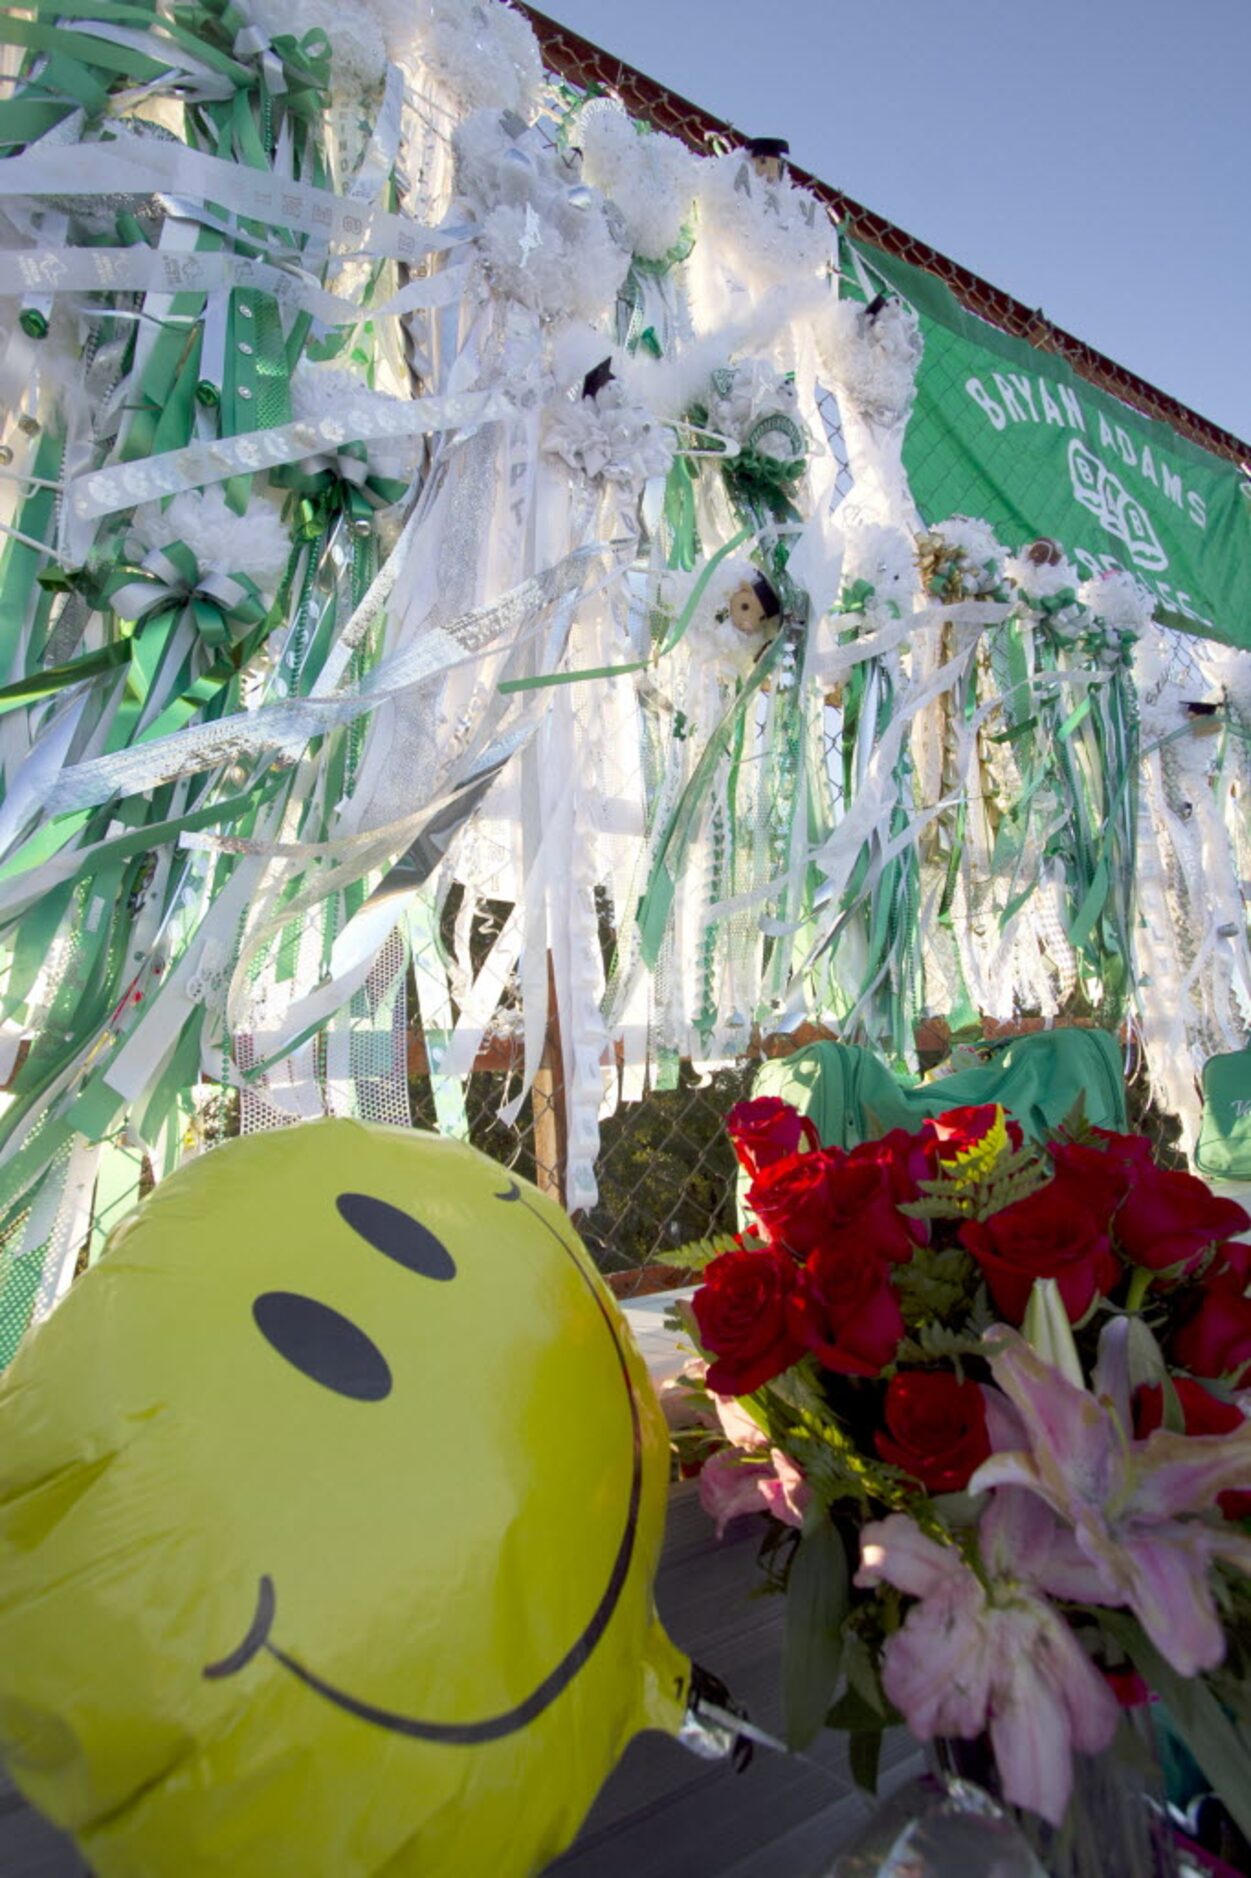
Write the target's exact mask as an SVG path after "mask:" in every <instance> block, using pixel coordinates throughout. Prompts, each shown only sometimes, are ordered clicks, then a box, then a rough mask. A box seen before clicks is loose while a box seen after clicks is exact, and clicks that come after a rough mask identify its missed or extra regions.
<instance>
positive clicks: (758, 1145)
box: [725, 1096, 821, 1178]
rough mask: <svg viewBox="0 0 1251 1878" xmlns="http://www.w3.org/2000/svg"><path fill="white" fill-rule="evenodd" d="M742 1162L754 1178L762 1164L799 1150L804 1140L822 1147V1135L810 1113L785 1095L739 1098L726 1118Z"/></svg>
mask: <svg viewBox="0 0 1251 1878" xmlns="http://www.w3.org/2000/svg"><path fill="white" fill-rule="evenodd" d="M725 1126H726V1131H727V1133H728V1134H729V1137H730V1140H731V1142H732V1143H733V1145H734V1152H735V1154H736V1155H737V1156H738V1161H739V1166H740V1167H742V1168H743V1169H744V1171H745V1172H746V1173H748V1174H751V1175H752V1176H753V1178H754V1177H755V1175H756V1174H758V1173H759V1172H760V1169H761V1168H762V1167H770V1166H772V1164H773V1162H774V1161H781V1160H785V1159H786V1158H787V1156H788V1155H791V1154H798V1152H799V1147H800V1143H801V1142H803V1141H806V1142H807V1143H808V1146H809V1147H810V1148H819V1147H820V1145H821V1141H820V1137H819V1136H818V1134H817V1131H816V1128H815V1127H814V1126H813V1124H812V1122H811V1121H810V1120H809V1119H808V1117H807V1116H806V1115H801V1114H800V1113H799V1110H798V1109H795V1108H792V1107H791V1105H790V1103H789V1102H783V1100H782V1098H781V1096H757V1097H756V1098H755V1100H754V1101H751V1102H736V1103H735V1104H734V1107H733V1108H732V1109H731V1110H730V1112H729V1114H728V1115H727V1116H726V1118H725Z"/></svg>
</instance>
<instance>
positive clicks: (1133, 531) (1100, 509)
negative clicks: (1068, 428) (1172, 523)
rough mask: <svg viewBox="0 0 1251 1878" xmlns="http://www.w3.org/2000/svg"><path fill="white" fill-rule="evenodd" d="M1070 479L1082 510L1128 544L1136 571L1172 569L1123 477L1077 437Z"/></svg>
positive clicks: (1071, 449)
mask: <svg viewBox="0 0 1251 1878" xmlns="http://www.w3.org/2000/svg"><path fill="white" fill-rule="evenodd" d="M1069 475H1070V476H1071V477H1072V479H1073V494H1074V495H1075V496H1076V497H1077V500H1078V501H1079V502H1080V503H1081V505H1082V507H1083V508H1086V509H1089V510H1090V512H1091V514H1092V515H1093V516H1095V517H1097V519H1098V520H1099V522H1100V523H1101V524H1102V525H1103V527H1104V528H1106V529H1107V531H1108V533H1109V534H1110V535H1115V536H1116V538H1117V540H1118V541H1123V542H1124V543H1125V546H1126V547H1127V548H1128V549H1129V552H1130V557H1131V559H1132V560H1133V563H1134V565H1135V567H1147V568H1157V569H1158V568H1163V567H1167V566H1168V556H1167V554H1165V552H1164V549H1163V548H1162V547H1161V546H1160V538H1159V536H1158V535H1157V534H1156V532H1155V529H1154V528H1153V527H1152V526H1151V519H1150V517H1149V516H1148V514H1147V511H1146V510H1145V509H1144V508H1143V506H1142V503H1141V502H1138V501H1136V500H1135V498H1134V497H1133V496H1131V495H1130V493H1129V491H1128V490H1127V489H1126V487H1125V485H1124V483H1123V482H1122V481H1121V479H1120V477H1119V476H1114V475H1113V474H1112V471H1111V470H1110V469H1109V468H1108V467H1107V465H1106V464H1105V463H1101V462H1100V461H1099V458H1098V457H1097V456H1096V455H1095V454H1094V452H1093V450H1088V449H1087V448H1086V445H1085V444H1084V443H1083V442H1082V440H1081V438H1080V437H1074V438H1073V440H1072V442H1071V443H1070V444H1069Z"/></svg>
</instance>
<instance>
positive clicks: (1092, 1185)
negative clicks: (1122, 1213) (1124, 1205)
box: [1051, 1135, 1151, 1220]
mask: <svg viewBox="0 0 1251 1878" xmlns="http://www.w3.org/2000/svg"><path fill="white" fill-rule="evenodd" d="M1124 1139H1126V1140H1131V1141H1139V1140H1141V1137H1140V1136H1136V1135H1132V1136H1126V1137H1124ZM1142 1146H1143V1147H1144V1148H1145V1149H1146V1151H1147V1159H1148V1161H1150V1157H1151V1149H1150V1147H1149V1145H1148V1143H1147V1142H1145V1141H1143V1142H1142ZM1051 1159H1052V1161H1053V1163H1054V1165H1055V1180H1056V1191H1057V1192H1064V1191H1067V1192H1068V1193H1070V1194H1071V1195H1072V1197H1073V1198H1074V1199H1075V1200H1077V1201H1078V1202H1079V1203H1080V1204H1081V1205H1082V1206H1084V1207H1086V1209H1087V1210H1088V1211H1089V1212H1091V1213H1093V1214H1094V1216H1095V1218H1096V1219H1099V1220H1110V1219H1111V1218H1112V1215H1113V1213H1115V1211H1116V1209H1117V1207H1118V1206H1119V1205H1120V1204H1121V1201H1122V1200H1123V1199H1124V1198H1125V1195H1126V1194H1127V1193H1128V1192H1129V1188H1130V1182H1131V1181H1132V1180H1134V1179H1135V1178H1136V1175H1135V1171H1134V1169H1135V1165H1136V1162H1135V1160H1134V1159H1132V1158H1131V1157H1130V1156H1129V1155H1126V1154H1118V1153H1116V1152H1115V1151H1114V1150H1113V1149H1111V1148H1091V1147H1086V1146H1083V1145H1082V1144H1081V1143H1079V1142H1076V1141H1058V1142H1053V1143H1052V1144H1051Z"/></svg>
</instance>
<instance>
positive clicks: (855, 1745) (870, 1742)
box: [847, 1728, 882, 1793]
mask: <svg viewBox="0 0 1251 1878" xmlns="http://www.w3.org/2000/svg"><path fill="white" fill-rule="evenodd" d="M847 1758H848V1760H849V1761H850V1762H851V1777H852V1779H853V1780H854V1781H855V1783H856V1785H857V1786H858V1787H863V1789H864V1791H865V1792H866V1793H876V1792H877V1770H878V1763H879V1762H880V1760H881V1758H882V1730H881V1729H880V1728H878V1729H875V1730H874V1731H873V1732H872V1733H869V1734H854V1735H852V1737H851V1739H850V1741H849V1742H848V1744H847Z"/></svg>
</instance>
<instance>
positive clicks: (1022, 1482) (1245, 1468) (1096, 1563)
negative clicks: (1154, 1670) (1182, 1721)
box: [969, 1325, 1251, 1676]
mask: <svg viewBox="0 0 1251 1878" xmlns="http://www.w3.org/2000/svg"><path fill="white" fill-rule="evenodd" d="M986 1341H987V1344H988V1345H989V1346H990V1352H991V1354H990V1362H991V1368H992V1369H993V1371H994V1375H995V1381H996V1382H997V1383H998V1385H999V1387H1000V1388H1001V1389H1002V1390H1003V1392H1004V1394H1005V1395H1006V1396H1007V1397H1008V1398H1009V1400H1010V1401H1011V1402H1012V1403H1013V1404H1014V1405H1015V1406H1016V1408H1017V1409H1018V1410H1019V1411H1020V1414H1021V1417H1022V1419H1023V1421H1024V1424H1025V1429H1026V1439H1027V1440H1028V1443H1029V1447H1028V1450H1024V1449H1023V1450H1019V1451H1017V1452H1008V1453H997V1454H992V1455H991V1457H990V1459H989V1460H987V1461H984V1462H983V1463H982V1465H981V1467H979V1468H978V1470H977V1472H976V1473H975V1474H974V1475H973V1478H972V1479H971V1480H970V1482H969V1491H970V1492H972V1493H980V1492H983V1491H984V1490H985V1489H986V1488H988V1487H1022V1488H1025V1489H1027V1490H1028V1491H1029V1492H1030V1493H1032V1494H1036V1495H1037V1496H1038V1498H1039V1499H1041V1500H1043V1501H1044V1502H1045V1503H1046V1504H1047V1506H1049V1507H1050V1508H1051V1509H1052V1511H1053V1512H1054V1513H1056V1514H1058V1515H1059V1517H1060V1519H1061V1520H1063V1521H1064V1522H1065V1523H1066V1525H1067V1526H1068V1527H1069V1528H1070V1529H1071V1533H1072V1539H1073V1541H1075V1551H1074V1553H1073V1554H1072V1555H1071V1556H1070V1557H1068V1558H1067V1559H1066V1560H1065V1561H1064V1564H1063V1567H1061V1566H1060V1565H1059V1563H1057V1564H1056V1565H1055V1567H1054V1568H1053V1567H1052V1566H1049V1565H1048V1564H1047V1563H1046V1562H1045V1561H1044V1564H1043V1566H1042V1568H1041V1569H1040V1570H1039V1572H1038V1574H1037V1582H1038V1584H1039V1585H1040V1586H1041V1588H1042V1589H1043V1590H1049V1591H1054V1592H1055V1593H1056V1594H1057V1595H1058V1596H1061V1597H1079V1598H1081V1599H1082V1601H1084V1602H1086V1603H1092V1604H1107V1605H1124V1606H1127V1607H1128V1608H1129V1609H1130V1610H1131V1611H1132V1612H1133V1613H1134V1615H1135V1617H1137V1619H1138V1621H1139V1623H1141V1625H1142V1627H1143V1629H1144V1630H1145V1631H1146V1633H1147V1635H1148V1636H1149V1637H1150V1639H1151V1641H1152V1643H1154V1645H1155V1647H1156V1649H1157V1650H1159V1652H1160V1654H1161V1655H1162V1656H1164V1657H1165V1658H1167V1660H1168V1661H1169V1662H1170V1663H1171V1664H1172V1666H1173V1668H1174V1669H1176V1670H1177V1671H1178V1672H1179V1673H1180V1674H1181V1675H1183V1676H1194V1675H1197V1674H1198V1673H1199V1672H1200V1671H1202V1670H1206V1669H1213V1668H1215V1666H1216V1665H1217V1664H1218V1663H1219V1662H1220V1660H1221V1658H1222V1657H1223V1656H1224V1654H1225V1636H1224V1631H1223V1630H1222V1628H1221V1623H1220V1619H1219V1617H1218V1615H1217V1611H1216V1604H1215V1601H1214V1598H1213V1595H1212V1589H1211V1586H1210V1584H1209V1582H1208V1577H1209V1571H1210V1567H1211V1565H1212V1563H1213V1561H1214V1560H1216V1559H1225V1560H1227V1561H1228V1562H1229V1563H1231V1564H1233V1565H1237V1566H1238V1567H1239V1568H1240V1569H1241V1570H1243V1571H1246V1572H1251V1538H1248V1537H1247V1536H1246V1535H1245V1534H1243V1533H1241V1532H1238V1531H1237V1530H1236V1529H1235V1528H1234V1527H1232V1526H1231V1525H1229V1524H1228V1522H1226V1521H1224V1520H1222V1519H1220V1518H1219V1517H1213V1518H1211V1519H1204V1518H1202V1517H1193V1516H1194V1515H1201V1514H1204V1513H1208V1512H1209V1511H1211V1512H1213V1513H1215V1508H1216V1502H1217V1499H1218V1496H1219V1495H1220V1494H1221V1493H1223V1492H1226V1491H1228V1490H1230V1489H1232V1488H1246V1487H1247V1486H1248V1485H1251V1424H1245V1425H1244V1426H1243V1427H1242V1428H1238V1429H1234V1430H1232V1431H1231V1432H1230V1433H1228V1434H1222V1435H1176V1434H1170V1433H1168V1432H1167V1431H1166V1430H1164V1429H1157V1430H1156V1431H1155V1433H1154V1434H1151V1435H1149V1436H1148V1437H1147V1439H1146V1440H1145V1441H1131V1439H1130V1437H1129V1434H1128V1432H1127V1430H1126V1428H1125V1425H1124V1423H1123V1422H1122V1421H1121V1419H1120V1418H1119V1417H1118V1415H1117V1413H1116V1410H1115V1408H1114V1406H1113V1403H1112V1402H1111V1400H1109V1399H1108V1398H1107V1397H1106V1396H1098V1397H1097V1396H1094V1395H1092V1394H1091V1393H1090V1391H1089V1390H1087V1389H1083V1388H1079V1387H1078V1386H1077V1385H1076V1384H1075V1383H1072V1382H1070V1381H1069V1380H1068V1379H1067V1378H1066V1377H1064V1376H1062V1375H1061V1374H1060V1372H1059V1371H1058V1370H1056V1369H1053V1368H1051V1367H1050V1365H1048V1364H1047V1363H1044V1362H1043V1361H1042V1360H1041V1358H1040V1357H1038V1356H1037V1355H1036V1354H1035V1352H1034V1351H1033V1350H1031V1349H1030V1347H1029V1345H1028V1344H1027V1343H1026V1342H1025V1340H1024V1338H1022V1337H1020V1336H1018V1335H1017V1333H1016V1332H1015V1331H1012V1330H1008V1329H1006V1328H1005V1327H1004V1326H1002V1325H997V1326H996V1327H995V1328H994V1329H993V1330H991V1331H989V1332H988V1333H987V1337H986ZM1079 1560H1080V1561H1081V1563H1082V1565H1083V1566H1084V1567H1086V1568H1089V1570H1088V1571H1080V1572H1078V1576H1079V1577H1089V1578H1090V1579H1091V1580H1092V1582H1091V1583H1090V1585H1089V1588H1088V1589H1087V1590H1085V1591H1084V1592H1083V1591H1076V1590H1074V1589H1072V1588H1071V1586H1072V1572H1073V1569H1074V1568H1075V1567H1076V1566H1077V1564H1078V1561H1079Z"/></svg>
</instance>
